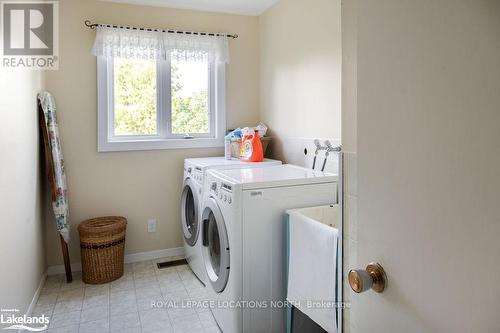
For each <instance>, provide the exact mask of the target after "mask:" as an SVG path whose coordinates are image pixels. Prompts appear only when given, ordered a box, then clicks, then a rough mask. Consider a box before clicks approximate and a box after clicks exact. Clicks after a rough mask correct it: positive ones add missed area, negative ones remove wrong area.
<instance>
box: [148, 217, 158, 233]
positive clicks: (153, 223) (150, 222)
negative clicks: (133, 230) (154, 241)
mask: <svg viewBox="0 0 500 333" xmlns="http://www.w3.org/2000/svg"><path fill="white" fill-rule="evenodd" d="M148 232H149V233H154V232H156V219H149V220H148Z"/></svg>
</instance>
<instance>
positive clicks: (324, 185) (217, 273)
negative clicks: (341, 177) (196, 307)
mask: <svg viewBox="0 0 500 333" xmlns="http://www.w3.org/2000/svg"><path fill="white" fill-rule="evenodd" d="M336 186H337V176H335V175H332V174H326V173H323V172H319V171H313V170H310V169H305V168H301V167H297V166H293V165H280V166H272V167H268V168H254V169H238V170H210V171H209V172H207V175H206V180H205V195H204V202H203V209H202V210H201V211H202V243H203V250H202V252H203V259H204V263H205V268H206V272H207V277H208V281H209V284H210V286H211V287H210V288H208V289H209V290H210V299H213V300H214V301H215V302H214V303H215V308H213V309H212V313H213V314H214V317H215V319H216V321H217V323H218V325H219V327H220V328H221V329H222V331H223V332H225V333H238V332H244V333H250V332H251V333H261V332H273V333H275V332H276V333H279V332H284V331H285V309H284V308H283V307H279V306H280V305H282V304H279V302H280V301H284V300H285V290H284V284H283V280H284V269H283V268H284V265H285V261H284V260H285V253H284V235H285V219H286V217H285V216H286V215H285V214H286V213H285V211H286V210H287V209H291V208H299V207H308V206H316V205H325V204H331V203H335V202H336V200H337V199H336V196H337V195H336ZM271 302H277V303H275V304H272V303H271ZM272 305H277V306H278V307H272Z"/></svg>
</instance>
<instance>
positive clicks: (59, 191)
mask: <svg viewBox="0 0 500 333" xmlns="http://www.w3.org/2000/svg"><path fill="white" fill-rule="evenodd" d="M37 101H38V115H39V117H38V118H39V124H40V132H41V134H42V135H41V136H42V141H43V151H44V159H45V172H46V174H47V179H48V183H49V188H50V194H51V201H52V208H53V210H54V216H55V222H56V228H57V231H58V232H59V240H60V243H61V250H62V255H63V259H64V269H65V272H66V281H67V282H68V283H69V282H71V281H73V276H72V273H71V264H70V260H69V251H68V241H69V222H68V200H67V196H66V174H65V171H64V162H63V157H62V149H61V144H60V140H59V130H58V127H57V117H56V108H55V101H54V98H53V97H52V95H50V94H49V93H48V92H42V93H39V94H38V98H37Z"/></svg>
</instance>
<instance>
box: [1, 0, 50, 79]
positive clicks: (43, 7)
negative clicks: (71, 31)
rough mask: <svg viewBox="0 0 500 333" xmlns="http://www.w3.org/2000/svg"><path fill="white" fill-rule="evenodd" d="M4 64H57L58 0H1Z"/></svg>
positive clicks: (39, 66)
mask: <svg viewBox="0 0 500 333" xmlns="http://www.w3.org/2000/svg"><path fill="white" fill-rule="evenodd" d="M1 4H2V15H1V19H2V47H3V50H2V55H3V59H2V67H4V68H29V69H57V68H58V51H59V47H58V42H59V40H58V28H59V25H58V19H59V17H58V16H59V6H58V5H59V3H58V2H57V1H1Z"/></svg>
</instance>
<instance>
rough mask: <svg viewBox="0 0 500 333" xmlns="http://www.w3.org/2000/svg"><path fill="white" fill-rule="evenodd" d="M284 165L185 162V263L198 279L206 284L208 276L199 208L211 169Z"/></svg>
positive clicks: (216, 159)
mask: <svg viewBox="0 0 500 333" xmlns="http://www.w3.org/2000/svg"><path fill="white" fill-rule="evenodd" d="M272 165H281V161H277V160H271V159H264V161H262V162H242V161H240V160H239V159H236V158H233V159H230V160H227V159H225V158H224V157H205V158H187V159H185V160H184V178H183V179H184V181H183V187H182V188H183V189H182V195H181V224H182V232H183V236H184V237H183V238H184V252H185V256H186V260H187V262H188V264H189V266H190V267H191V270H192V271H193V273H194V274H195V275H196V276H197V277H198V279H199V280H200V281H201V282H202V283H203V284H206V273H205V267H204V264H203V257H202V254H201V242H200V241H199V239H200V216H199V215H200V214H199V211H200V206H201V203H202V197H203V188H204V187H203V182H204V178H205V173H206V171H207V170H209V169H221V170H222V169H235V168H262V167H267V166H272Z"/></svg>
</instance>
